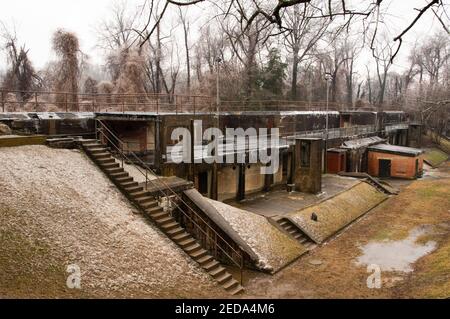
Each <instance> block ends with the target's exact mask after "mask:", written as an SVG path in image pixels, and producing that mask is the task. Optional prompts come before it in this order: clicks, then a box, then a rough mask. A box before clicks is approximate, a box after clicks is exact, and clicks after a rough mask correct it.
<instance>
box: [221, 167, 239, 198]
mask: <svg viewBox="0 0 450 319" xmlns="http://www.w3.org/2000/svg"><path fill="white" fill-rule="evenodd" d="M217 175H218V178H217V180H218V187H217V188H218V190H217V192H218V195H219V200H220V201H223V200H226V199H234V198H236V193H237V179H238V175H237V167H233V166H224V167H222V168H221V169H219V171H218V173H217Z"/></svg>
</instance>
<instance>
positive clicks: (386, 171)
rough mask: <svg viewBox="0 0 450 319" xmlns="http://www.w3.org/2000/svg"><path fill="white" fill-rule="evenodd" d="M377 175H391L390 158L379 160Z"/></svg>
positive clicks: (385, 176)
mask: <svg viewBox="0 0 450 319" xmlns="http://www.w3.org/2000/svg"><path fill="white" fill-rule="evenodd" d="M378 163H379V177H382V178H387V177H391V160H379V162H378Z"/></svg>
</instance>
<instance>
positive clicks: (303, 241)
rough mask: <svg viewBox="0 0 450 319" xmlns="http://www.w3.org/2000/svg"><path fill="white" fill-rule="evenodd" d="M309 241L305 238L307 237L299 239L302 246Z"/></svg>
mask: <svg viewBox="0 0 450 319" xmlns="http://www.w3.org/2000/svg"><path fill="white" fill-rule="evenodd" d="M307 241H308V239H307V238H305V237H303V238H302V239H299V242H300V244H303V243H305V242H307Z"/></svg>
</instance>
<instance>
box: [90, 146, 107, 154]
mask: <svg viewBox="0 0 450 319" xmlns="http://www.w3.org/2000/svg"><path fill="white" fill-rule="evenodd" d="M87 149H88V152H89V153H91V154H93V155H94V154H98V153H104V152H107V151H108V149H107V148H106V147H95V148H90V147H87Z"/></svg>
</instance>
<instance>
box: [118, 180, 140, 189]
mask: <svg viewBox="0 0 450 319" xmlns="http://www.w3.org/2000/svg"><path fill="white" fill-rule="evenodd" d="M119 184H120V186H122V187H123V188H126V187H133V186H138V185H139V184H138V183H137V182H135V181H133V180H132V181H127V182H119Z"/></svg>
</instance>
